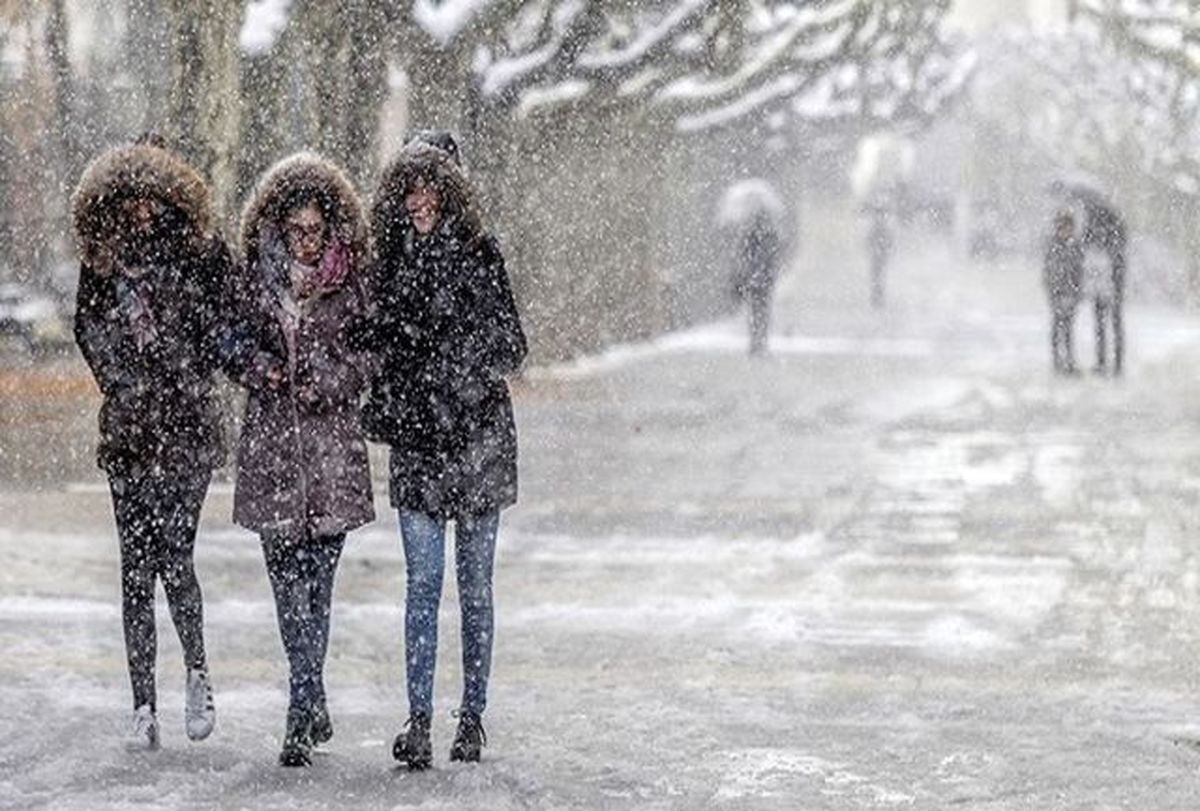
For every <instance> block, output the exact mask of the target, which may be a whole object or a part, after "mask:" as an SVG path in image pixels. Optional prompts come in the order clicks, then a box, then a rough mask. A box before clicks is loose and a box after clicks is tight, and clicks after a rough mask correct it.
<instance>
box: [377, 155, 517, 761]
mask: <svg viewBox="0 0 1200 811" xmlns="http://www.w3.org/2000/svg"><path fill="white" fill-rule="evenodd" d="M456 154H457V152H456V151H454V152H453V153H452V152H449V151H446V150H444V149H441V148H438V147H437V146H435V145H433V144H430V143H427V142H422V141H415V142H413V143H410V144H409V145H408V146H407V147H405V148H404V150H402V151H401V153H400V154H399V156H397V158H396V159H395V160H393V161H392V163H391V164H390V165H389V166H388V167H387V169H386V170H385V171H384V174H383V178H382V180H381V182H380V185H379V189H378V192H377V194H376V197H375V201H374V204H373V206H372V211H371V222H372V234H373V237H374V240H375V256H376V260H377V264H376V275H375V281H374V284H373V288H372V289H373V294H372V303H373V309H372V317H371V319H370V321H369V322H367V323H366V325H365V327H364V329H363V331H362V335H361V340H362V341H363V342H364V344H365V345H368V346H370V347H371V348H372V349H373V350H374V352H375V353H376V354H377V356H378V359H379V372H378V374H377V376H376V377H375V379H374V380H373V383H372V387H371V393H370V396H369V398H368V405H367V412H366V416H367V424H368V426H369V431H370V432H371V434H372V436H373V437H375V438H377V439H380V440H382V441H384V442H386V443H387V444H388V445H390V446H391V461H390V484H391V500H392V505H393V506H394V507H395V508H396V509H397V510H398V512H399V519H400V531H401V536H402V540H403V545H404V557H405V565H406V573H407V592H406V597H405V635H404V636H405V643H404V644H405V660H406V664H407V668H406V675H407V683H408V699H409V713H410V714H409V720H408V724H407V728H406V730H405V731H404V732H402V733H400V735H398V736H397V737H396V740H395V741H394V743H393V747H392V754H393V756H394V757H395V758H396V760H398V761H399V762H401V763H404V764H406V765H407V766H408V767H409V768H411V769H423V768H428V767H429V766H430V764H431V763H432V749H431V743H430V740H431V738H430V722H431V718H432V713H433V684H434V669H435V662H436V657H437V637H438V633H437V630H438V621H437V618H438V607H439V603H440V598H441V591H442V580H443V575H444V571H445V545H446V527H447V523H448V521H451V520H453V521H454V523H455V533H454V537H455V572H456V574H457V579H458V591H459V603H460V610H461V615H462V639H463V644H462V650H463V695H462V702H461V704H460V707H459V723H458V730H457V732H456V734H455V738H454V743H453V745H452V747H451V751H450V758H451V760H459V761H467V762H472V761H477V760H479V758H480V750H481V747H482V746H483V744H484V742H485V738H484V734H483V723H482V715H483V711H484V709H485V707H486V704H487V687H488V679H489V674H490V672H491V660H492V638H493V631H494V624H495V620H494V612H493V600H492V575H493V566H494V560H495V551H496V536H497V532H498V529H499V522H500V510H501V509H503V508H504V507H507V506H509V505H511V504H513V503H514V502H515V501H516V500H517V434H516V425H515V422H514V419H513V408H512V402H511V398H510V395H509V390H508V384H507V382H506V380H505V377H504V376H505V375H507V374H509V373H511V372H514V371H516V370H517V368H518V367H519V366H520V365H521V362H522V361H523V360H524V358H525V354H526V343H525V335H524V333H523V332H522V329H521V322H520V318H519V316H518V314H517V308H516V304H515V302H514V300H513V295H512V291H511V289H510V286H509V280H508V274H507V271H506V270H505V266H504V257H503V256H502V254H501V252H500V248H499V246H498V244H497V242H496V240H495V239H493V238H492V237H491V236H489V235H488V234H487V233H486V232H485V231H484V229H483V227H482V224H481V222H480V218H479V214H478V212H477V211H476V209H475V206H474V203H473V200H472V194H471V189H470V186H469V184H468V181H467V178H466V175H465V174H464V173H463V171H462V169H461V168H460V167H459V165H458V162H457V160H456V157H455V155H456Z"/></svg>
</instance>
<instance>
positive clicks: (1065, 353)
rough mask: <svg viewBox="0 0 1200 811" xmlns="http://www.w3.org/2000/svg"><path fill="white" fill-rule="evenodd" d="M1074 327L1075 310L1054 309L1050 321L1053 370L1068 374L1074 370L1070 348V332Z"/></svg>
mask: <svg viewBox="0 0 1200 811" xmlns="http://www.w3.org/2000/svg"><path fill="white" fill-rule="evenodd" d="M1074 327H1075V312H1074V311H1073V310H1067V309H1065V308H1064V309H1056V310H1055V311H1054V312H1053V313H1052V316H1051V321H1050V354H1051V357H1052V358H1053V360H1054V371H1055V372H1057V373H1058V374H1069V373H1073V372H1074V371H1075V352H1074V350H1073V349H1072V346H1071V344H1072V340H1071V338H1072V333H1073V331H1074Z"/></svg>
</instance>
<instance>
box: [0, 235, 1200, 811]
mask: <svg viewBox="0 0 1200 811" xmlns="http://www.w3.org/2000/svg"><path fill="white" fill-rule="evenodd" d="M827 242H828V244H825V245H823V244H822V243H820V242H817V243H815V244H814V246H813V247H811V248H810V250H809V252H808V253H807V254H806V255H805V256H804V257H802V261H801V262H800V263H799V264H798V266H797V267H796V268H795V269H794V270H793V272H792V273H791V274H790V275H789V276H788V277H786V278H785V280H784V283H783V286H782V289H781V295H780V300H779V302H778V306H777V324H776V330H777V338H776V342H775V346H776V350H777V351H776V352H775V353H774V354H773V355H771V356H770V357H767V358H765V359H760V360H753V361H752V360H750V359H748V358H746V357H745V356H744V354H743V353H742V352H741V349H740V347H741V343H742V340H743V336H744V328H743V327H742V325H741V324H739V323H737V322H733V321H730V322H725V323H720V324H714V325H708V326H706V327H702V328H698V329H696V330H692V331H689V332H686V333H682V334H680V335H675V336H668V337H666V338H663V339H661V340H659V341H656V342H654V343H652V344H650V345H646V346H641V347H625V348H620V349H617V350H614V351H613V352H611V353H608V354H606V355H605V356H602V357H599V358H592V359H588V360H585V361H579V362H576V363H574V364H569V365H566V366H559V367H552V368H546V369H540V370H535V371H534V372H532V373H531V374H530V375H529V377H528V380H527V381H525V382H524V383H523V384H522V385H521V386H520V392H519V397H518V411H519V415H518V419H519V423H520V430H521V438H522V470H523V485H522V486H523V494H522V502H521V504H520V505H519V507H517V508H516V509H514V510H512V511H511V512H510V513H508V514H507V515H506V518H505V524H504V528H503V530H502V539H501V544H500V556H499V568H498V574H497V591H498V599H499V614H498V622H499V627H498V634H497V636H498V644H497V657H496V664H495V669H494V682H493V688H492V692H491V709H490V710H489V712H488V714H487V719H486V720H487V730H488V734H489V738H490V746H489V747H488V748H487V749H486V750H485V760H484V763H483V764H481V765H480V766H478V767H454V768H452V767H449V766H448V765H447V764H446V762H445V752H446V750H447V748H448V747H449V743H450V736H451V733H452V729H453V726H452V720H451V719H450V717H449V711H450V710H451V709H452V708H453V707H454V705H455V698H456V696H457V693H458V690H457V684H458V678H459V668H458V665H457V661H456V660H457V656H458V653H457V651H458V647H457V640H456V634H455V628H456V623H457V613H456V612H455V611H453V610H446V611H445V612H444V613H445V616H444V624H443V631H442V634H443V635H442V639H443V646H442V647H443V650H442V667H441V669H440V672H439V681H438V689H439V694H438V717H437V720H436V723H435V727H434V734H435V746H436V754H437V756H438V762H437V764H436V768H435V770H434V771H432V772H430V773H426V774H409V773H407V772H403V771H396V770H394V769H393V768H392V764H391V761H390V757H389V744H390V740H391V737H392V736H393V735H394V734H395V733H396V732H397V731H398V729H399V727H400V724H401V723H402V721H403V720H404V716H405V713H406V706H405V702H404V690H403V680H402V668H403V660H402V656H401V644H402V638H401V599H402V594H403V585H404V582H403V581H404V576H403V560H402V556H401V553H400V549H399V543H398V541H397V536H396V529H395V518H394V516H390V515H388V514H386V512H383V511H384V507H385V504H384V502H383V501H382V500H381V502H380V505H379V506H380V509H381V513H382V514H383V516H384V517H383V519H382V520H380V521H379V522H378V523H377V524H376V525H375V526H373V527H371V528H369V529H366V530H364V531H362V532H359V533H357V534H356V535H355V536H353V537H352V539H351V543H350V546H349V548H348V552H347V555H346V557H345V558H344V562H343V564H342V568H341V570H340V574H339V581H338V585H337V595H336V600H335V606H334V630H333V639H332V652H331V660H330V663H329V668H328V684H329V690H330V702H331V711H332V713H333V717H334V723H335V727H336V735H335V737H334V739H333V741H332V743H331V745H330V746H329V747H328V751H327V753H326V754H324V755H323V756H321V757H319V758H318V760H317V762H316V763H315V765H314V766H313V767H312V768H311V769H309V770H304V771H299V772H296V771H285V770H282V769H280V768H278V767H277V766H276V765H275V756H276V754H277V747H278V743H279V738H280V734H281V733H282V725H283V714H284V708H285V698H284V692H283V689H284V660H283V654H282V650H281V649H280V645H279V642H278V638H277V634H276V628H275V623H274V613H273V608H272V606H271V603H270V597H269V591H268V586H267V581H266V577H265V572H264V569H263V565H262V562H261V557H260V553H259V550H258V546H257V543H256V541H255V539H254V538H253V536H251V535H249V534H248V533H245V532H242V531H240V530H237V529H235V528H233V527H231V525H230V523H229V520H228V516H229V508H230V504H229V501H230V499H229V493H228V488H226V487H218V488H216V489H215V490H214V493H213V495H212V497H211V498H210V500H209V503H208V505H207V506H206V510H205V524H204V527H203V530H202V532H201V537H200V541H199V545H198V550H197V562H198V566H199V569H200V575H201V582H202V585H203V586H204V589H205V597H206V601H207V602H206V609H207V619H208V643H209V653H210V659H211V662H212V667H213V676H214V680H215V683H216V687H217V703H218V713H219V720H218V727H217V731H216V733H215V734H214V736H213V738H212V739H210V740H209V741H208V742H205V743H203V744H199V745H197V744H190V743H188V742H187V741H186V739H185V737H184V734H183V727H182V718H181V716H182V692H183V689H182V688H183V673H182V668H181V667H180V665H179V662H178V659H179V649H178V643H177V642H176V641H175V639H174V638H173V633H172V631H171V629H170V626H169V623H168V622H167V619H166V612H165V606H164V607H163V608H162V609H161V610H160V656H159V662H160V666H159V682H160V704H161V709H160V718H161V721H162V723H163V726H164V731H163V737H164V748H163V750H162V751H160V752H158V753H154V754H136V755H135V754H129V753H126V752H125V751H123V750H122V749H121V748H120V746H119V740H120V737H119V733H120V730H121V725H122V723H123V722H124V720H125V710H126V704H127V686H126V676H125V672H124V660H123V655H122V644H121V629H120V624H119V616H118V602H117V595H118V583H117V563H116V545H115V542H114V538H113V529H112V523H111V514H110V509H109V506H108V502H107V498H106V495H105V493H104V491H103V489H102V488H97V487H95V486H92V485H91V484H89V483H86V482H85V483H83V485H82V486H79V484H78V483H72V484H69V485H68V484H67V483H64V486H63V488H62V489H59V490H53V491H50V490H41V491H37V492H30V491H29V490H27V489H22V488H20V487H15V486H10V487H8V488H5V489H3V490H0V548H3V550H4V551H5V555H4V565H3V566H2V567H0V651H2V652H3V653H2V655H0V807H4V808H8V807H12V808H48V809H49V808H53V809H96V808H120V809H126V808H143V807H145V808H150V807H154V808H254V809H284V808H288V809H290V808H298V807H312V808H355V809H407V808H420V809H459V808H461V809H516V808H522V809H524V808H535V809H572V808H580V809H609V808H636V809H695V808H727V809H738V811H741V809H823V808H831V809H841V808H895V807H899V808H906V807H907V808H918V809H926V808H945V807H962V808H988V809H1029V808H1039V809H1040V808H1045V809H1068V808H1078V809H1108V808H1145V809H1194V808H1196V807H1197V804H1198V803H1200V788H1198V786H1200V780H1198V778H1197V774H1198V772H1200V743H1198V742H1197V741H1198V739H1200V697H1198V696H1197V695H1196V692H1195V689H1194V688H1195V685H1196V683H1197V673H1198V672H1200V668H1198V667H1197V665H1196V663H1195V655H1196V652H1197V651H1198V650H1200V638H1198V637H1200V564H1198V562H1197V557H1196V552H1195V550H1196V544H1195V542H1194V538H1193V537H1192V533H1193V532H1196V530H1197V528H1198V520H1197V513H1196V507H1195V505H1196V503H1197V497H1198V496H1200V427H1198V424H1197V420H1196V419H1195V417H1196V416H1197V414H1196V408H1197V407H1196V406H1195V405H1194V404H1195V403H1197V402H1200V400H1198V399H1197V394H1200V384H1198V382H1197V378H1198V376H1197V375H1196V374H1195V371H1196V370H1197V369H1198V368H1200V325H1198V323H1197V322H1196V321H1194V320H1193V319H1191V318H1189V317H1188V316H1186V315H1184V314H1181V313H1178V312H1172V311H1160V310H1150V309H1142V308H1136V307H1135V308H1133V309H1132V310H1131V312H1130V315H1129V319H1128V321H1129V331H1130V343H1131V349H1130V360H1131V362H1130V373H1129V375H1128V376H1127V377H1126V379H1124V380H1122V381H1117V382H1114V381H1109V380H1102V379H1096V378H1092V377H1083V378H1080V379H1076V380H1067V381H1063V380H1055V379H1053V378H1052V377H1051V376H1050V375H1049V373H1048V367H1049V358H1048V355H1049V350H1048V346H1047V345H1046V344H1047V341H1046V340H1045V326H1046V324H1045V323H1044V322H1045V321H1046V318H1045V316H1044V306H1043V304H1042V300H1041V297H1040V291H1039V289H1038V286H1037V273H1036V269H1035V268H1034V267H1032V266H1031V265H1028V264H1027V263H1026V264H1022V263H1021V262H1019V261H1016V260H1014V261H1012V262H1006V263H1002V264H998V265H989V266H974V265H969V264H964V263H961V262H958V261H955V260H954V259H953V258H951V255H950V254H949V252H948V251H947V250H946V249H944V248H942V247H939V246H937V245H930V246H925V247H920V248H918V247H913V246H909V248H908V249H907V250H906V251H905V252H904V253H903V255H902V257H901V260H900V262H899V266H898V267H897V268H896V269H895V271H894V273H893V278H892V280H891V281H892V284H891V287H892V291H891V292H892V306H891V308H890V309H889V311H888V313H886V314H885V315H883V316H877V315H875V314H873V313H871V312H870V311H869V310H868V309H867V307H866V298H867V296H866V273H865V268H864V265H863V261H862V258H861V257H860V256H859V255H858V253H857V252H855V251H853V250H846V249H845V248H844V246H842V245H838V242H837V239H835V238H830V239H829V240H827ZM843 242H844V240H843ZM1084 323H1087V319H1084ZM1079 333H1080V339H1081V340H1080V346H1079V350H1080V352H1079V354H1080V359H1081V361H1084V365H1085V366H1086V365H1088V364H1087V363H1086V362H1087V361H1089V360H1090V342H1089V341H1087V340H1086V339H1085V337H1084V335H1083V333H1084V329H1083V325H1082V324H1081V325H1080V330H1079ZM446 599H447V601H448V603H449V604H448V605H447V609H451V608H452V605H453V585H452V584H448V586H447V596H446Z"/></svg>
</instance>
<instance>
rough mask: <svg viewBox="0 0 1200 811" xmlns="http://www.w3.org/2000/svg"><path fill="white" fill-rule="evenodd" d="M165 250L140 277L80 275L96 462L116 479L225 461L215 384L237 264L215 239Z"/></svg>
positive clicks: (80, 337) (80, 323) (80, 319)
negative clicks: (97, 402) (95, 412)
mask: <svg viewBox="0 0 1200 811" xmlns="http://www.w3.org/2000/svg"><path fill="white" fill-rule="evenodd" d="M160 255H161V257H162V258H161V259H160V260H158V261H156V263H155V266H154V267H152V268H151V269H150V270H149V271H147V272H146V273H145V275H143V276H141V277H140V278H136V279H135V278H132V277H130V276H129V275H127V273H126V271H125V270H124V269H123V268H122V267H121V264H120V263H119V262H118V263H117V264H116V266H115V267H113V268H112V270H111V272H110V273H108V274H107V275H100V274H99V273H97V272H95V271H94V270H93V269H92V268H91V267H90V266H89V265H87V264H86V263H85V264H84V265H83V267H82V268H81V271H80V275H79V289H78V293H77V298H76V311H75V339H76V342H77V343H78V344H79V348H80V350H81V352H82V353H83V357H84V359H85V360H86V361H87V363H88V366H89V367H91V370H92V375H93V376H94V377H95V379H96V383H97V385H98V386H99V388H100V391H101V393H102V394H103V396H104V402H103V404H102V405H101V407H100V417H99V423H100V442H99V446H98V448H97V461H98V463H99V465H100V467H101V468H103V469H104V470H105V471H107V472H108V473H109V474H110V475H113V476H125V475H140V474H142V473H145V472H149V471H151V470H154V469H159V470H162V471H165V472H167V473H168V474H172V473H189V472H209V471H211V470H212V469H213V468H214V467H217V466H219V465H220V464H222V462H223V461H224V456H225V446H224V441H223V437H222V434H221V419H220V408H219V404H218V402H217V397H216V393H215V389H214V385H215V373H216V371H217V369H218V367H219V365H220V362H219V341H220V334H221V329H222V319H223V316H224V313H223V309H224V306H225V303H226V298H225V293H224V291H225V285H226V282H227V280H228V279H229V277H230V275H231V271H232V260H231V259H230V255H229V251H228V249H227V248H226V247H225V244H224V243H223V242H221V241H220V240H219V239H216V238H213V239H211V240H209V241H208V242H206V243H203V244H202V245H198V246H193V245H192V244H190V243H186V242H185V243H180V244H179V245H178V246H177V247H175V248H174V249H171V250H164V251H161V252H160ZM139 312H141V313H143V315H142V316H140V317H141V318H143V322H142V324H141V326H140V327H135V324H134V320H135V319H136V318H138V317H139V316H138V315H136V314H137V313H139ZM139 335H140V337H139Z"/></svg>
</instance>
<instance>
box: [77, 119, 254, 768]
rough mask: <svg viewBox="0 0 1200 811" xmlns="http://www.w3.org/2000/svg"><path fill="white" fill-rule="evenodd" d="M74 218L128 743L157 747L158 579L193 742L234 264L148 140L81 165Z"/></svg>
mask: <svg viewBox="0 0 1200 811" xmlns="http://www.w3.org/2000/svg"><path fill="white" fill-rule="evenodd" d="M156 144H160V145H156ZM72 217H73V224H74V230H75V236H76V239H77V242H78V247H79V253H80V257H81V267H80V272H79V288H78V296H77V301H76V312H75V338H76V341H77V342H78V344H79V348H80V350H81V352H82V353H83V357H84V359H85V360H86V361H87V364H88V366H89V367H90V368H91V371H92V375H93V377H94V378H95V380H96V383H97V385H98V386H99V388H100V392H101V394H102V395H103V403H102V404H101V406H100V419H99V423H100V444H99V448H98V453H97V459H98V462H99V465H100V467H101V468H102V469H103V470H104V471H105V473H106V474H107V475H108V482H109V489H110V490H111V492H112V500H113V512H114V516H115V518H116V524H117V534H118V537H119V540H120V550H121V604H122V619H123V623H124V631H125V653H126V658H127V663H128V667H129V677H130V682H131V686H132V688H133V707H134V713H133V720H132V728H131V731H130V739H129V741H128V743H129V745H130V746H133V747H137V748H147V749H155V748H157V747H158V746H159V726H158V719H157V694H156V688H155V659H156V654H157V634H156V630H155V620H154V613H155V611H154V608H155V593H154V592H155V582H156V580H161V581H162V585H163V590H164V592H165V593H166V596H167V605H168V607H169V609H170V612H171V619H172V620H173V622H174V624H175V630H176V632H177V633H178V635H179V642H180V645H181V646H182V648H183V660H184V661H183V664H184V668H185V670H186V676H185V685H186V686H185V693H184V695H185V702H184V723H185V729H186V732H187V736H188V738H190V739H191V740H202V739H204V738H206V737H208V735H209V734H210V733H211V732H212V730H213V725H214V724H215V722H216V711H215V708H214V705H213V696H212V686H211V682H210V679H209V672H208V662H207V658H206V655H205V649H204V618H203V605H202V595H201V591H200V584H199V582H198V581H197V579H196V572H195V568H194V565H193V548H194V545H195V540H196V527H197V522H198V520H199V517H200V508H201V505H202V504H203V502H204V497H205V494H206V493H207V490H208V484H209V480H210V478H211V474H212V470H213V468H215V467H217V466H219V465H220V464H221V463H222V461H223V459H224V452H225V451H224V444H223V441H222V436H221V427H220V426H221V423H220V412H219V408H218V401H217V397H216V394H215V390H214V384H215V372H216V371H217V368H218V365H219V349H218V348H219V339H220V334H221V325H222V319H223V317H224V315H225V313H224V312H223V309H224V305H225V295H224V291H225V287H226V285H227V283H228V281H229V277H230V274H231V268H232V262H231V259H230V256H229V252H228V250H227V248H226V246H225V244H224V242H223V241H222V240H221V239H220V237H218V236H216V235H215V234H214V232H213V223H212V215H211V212H210V209H209V190H208V188H207V186H206V185H205V183H204V181H203V180H202V179H201V178H200V175H199V174H198V173H197V172H196V171H195V170H194V169H193V168H192V167H190V166H188V165H187V164H186V163H185V162H184V161H183V159H181V158H180V157H179V156H177V155H176V154H174V153H173V152H171V151H169V150H167V149H165V148H163V147H162V146H161V141H155V140H154V139H152V138H147V139H143V142H140V143H138V144H135V145H132V146H126V147H120V148H117V149H113V150H111V151H109V152H107V153H105V154H104V155H102V156H100V157H99V158H98V159H97V160H96V161H95V162H94V163H92V164H91V165H90V166H89V167H88V168H87V170H86V171H85V172H84V174H83V177H82V179H81V180H80V182H79V186H78V188H77V189H76V190H75V194H74V197H73V198H72Z"/></svg>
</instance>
